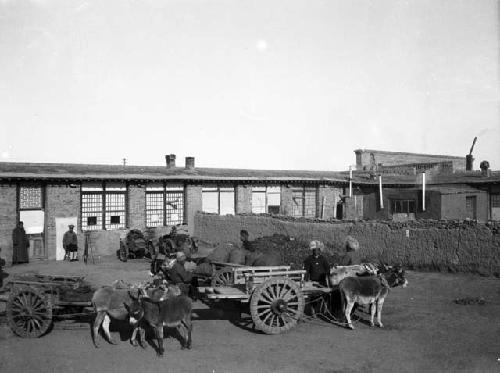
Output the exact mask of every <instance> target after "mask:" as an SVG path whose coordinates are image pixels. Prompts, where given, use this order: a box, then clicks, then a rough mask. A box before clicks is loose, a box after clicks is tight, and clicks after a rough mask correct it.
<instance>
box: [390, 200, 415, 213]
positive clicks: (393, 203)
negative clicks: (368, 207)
mask: <svg viewBox="0 0 500 373" xmlns="http://www.w3.org/2000/svg"><path fill="white" fill-rule="evenodd" d="M390 201H391V214H407V215H408V214H416V213H417V200H416V199H412V198H391V199H390ZM398 205H399V207H400V208H399V209H398V208H395V207H397V206H398ZM412 205H413V211H411V210H412V209H411V206H412ZM405 207H407V209H406V210H407V211H405ZM396 210H401V211H396Z"/></svg>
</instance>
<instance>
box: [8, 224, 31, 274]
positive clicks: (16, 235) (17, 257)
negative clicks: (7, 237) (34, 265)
mask: <svg viewBox="0 0 500 373" xmlns="http://www.w3.org/2000/svg"><path fill="white" fill-rule="evenodd" d="M12 244H13V246H14V252H13V255H12V264H20V263H28V262H29V255H28V247H30V241H29V240H28V236H27V235H26V231H25V230H24V224H23V222H22V221H20V222H19V223H17V227H16V228H14V230H13V231H12Z"/></svg>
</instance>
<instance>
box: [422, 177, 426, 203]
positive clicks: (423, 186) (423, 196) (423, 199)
mask: <svg viewBox="0 0 500 373" xmlns="http://www.w3.org/2000/svg"><path fill="white" fill-rule="evenodd" d="M422 211H425V172H422Z"/></svg>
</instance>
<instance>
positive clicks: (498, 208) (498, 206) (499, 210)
mask: <svg viewBox="0 0 500 373" xmlns="http://www.w3.org/2000/svg"><path fill="white" fill-rule="evenodd" d="M491 220H500V194H492V195H491Z"/></svg>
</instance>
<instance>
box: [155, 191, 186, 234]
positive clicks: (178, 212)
mask: <svg viewBox="0 0 500 373" xmlns="http://www.w3.org/2000/svg"><path fill="white" fill-rule="evenodd" d="M182 223H184V187H183V186H181V185H166V186H163V185H149V186H148V187H147V188H146V226H147V227H158V226H162V225H176V224H182Z"/></svg>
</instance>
